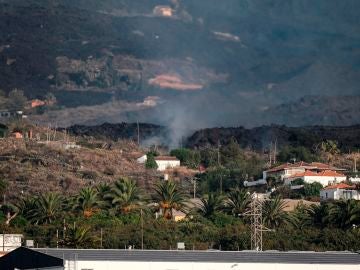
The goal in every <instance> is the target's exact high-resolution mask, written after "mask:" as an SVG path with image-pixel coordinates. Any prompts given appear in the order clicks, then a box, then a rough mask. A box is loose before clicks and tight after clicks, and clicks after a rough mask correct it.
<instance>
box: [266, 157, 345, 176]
mask: <svg viewBox="0 0 360 270" xmlns="http://www.w3.org/2000/svg"><path fill="white" fill-rule="evenodd" d="M306 171H311V172H316V173H319V172H323V171H335V172H339V171H344V169H340V168H336V167H334V166H331V165H328V164H324V163H321V162H311V163H307V162H304V161H300V162H296V163H285V164H281V165H279V166H277V167H274V168H271V169H269V170H267V171H264V172H263V179H265V180H266V179H267V177H270V176H271V177H275V178H279V179H281V180H284V179H286V178H289V177H292V176H293V175H296V174H301V173H304V172H306Z"/></svg>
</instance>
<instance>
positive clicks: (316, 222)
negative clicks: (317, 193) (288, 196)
mask: <svg viewBox="0 0 360 270" xmlns="http://www.w3.org/2000/svg"><path fill="white" fill-rule="evenodd" d="M306 212H307V213H308V215H309V216H310V218H311V221H312V226H314V227H318V228H324V227H325V226H326V225H327V223H328V222H329V203H321V204H319V205H316V204H313V205H311V206H310V207H309V208H307V209H306Z"/></svg>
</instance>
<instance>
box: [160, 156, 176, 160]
mask: <svg viewBox="0 0 360 270" xmlns="http://www.w3.org/2000/svg"><path fill="white" fill-rule="evenodd" d="M155 160H171V161H178V159H177V158H176V157H171V156H157V157H155Z"/></svg>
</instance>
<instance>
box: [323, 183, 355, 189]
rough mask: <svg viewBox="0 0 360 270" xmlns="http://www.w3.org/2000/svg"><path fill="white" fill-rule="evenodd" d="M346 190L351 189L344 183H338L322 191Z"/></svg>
mask: <svg viewBox="0 0 360 270" xmlns="http://www.w3.org/2000/svg"><path fill="white" fill-rule="evenodd" d="M347 188H353V187H352V186H349V185H347V184H345V183H340V184H336V185H331V186H327V187H326V188H324V189H347Z"/></svg>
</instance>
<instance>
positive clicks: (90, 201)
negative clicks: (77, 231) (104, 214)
mask: <svg viewBox="0 0 360 270" xmlns="http://www.w3.org/2000/svg"><path fill="white" fill-rule="evenodd" d="M100 206H101V201H100V199H99V196H98V192H97V191H96V190H95V189H94V188H92V187H87V188H83V189H82V190H81V191H80V193H79V195H78V196H77V198H76V201H75V205H74V209H75V210H79V211H81V212H82V214H83V216H84V217H91V216H92V215H93V214H94V213H95V212H96V211H98V210H99V208H100Z"/></svg>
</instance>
